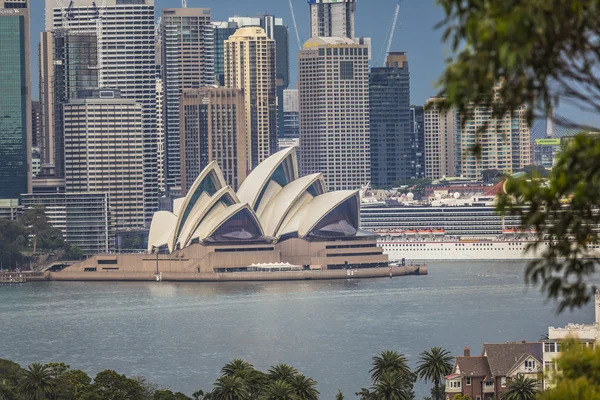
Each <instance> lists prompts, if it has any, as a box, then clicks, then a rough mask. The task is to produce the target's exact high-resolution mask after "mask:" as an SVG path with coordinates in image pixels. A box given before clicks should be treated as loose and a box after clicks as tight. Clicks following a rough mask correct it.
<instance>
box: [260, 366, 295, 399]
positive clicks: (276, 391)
mask: <svg viewBox="0 0 600 400" xmlns="http://www.w3.org/2000/svg"><path fill="white" fill-rule="evenodd" d="M280 365H281V364H280ZM263 399H264V400H299V397H298V396H297V395H296V393H295V392H294V388H293V387H292V385H290V384H289V383H287V382H286V381H281V380H278V381H275V382H271V384H270V385H269V386H268V387H267V389H266V390H265V395H264V397H263Z"/></svg>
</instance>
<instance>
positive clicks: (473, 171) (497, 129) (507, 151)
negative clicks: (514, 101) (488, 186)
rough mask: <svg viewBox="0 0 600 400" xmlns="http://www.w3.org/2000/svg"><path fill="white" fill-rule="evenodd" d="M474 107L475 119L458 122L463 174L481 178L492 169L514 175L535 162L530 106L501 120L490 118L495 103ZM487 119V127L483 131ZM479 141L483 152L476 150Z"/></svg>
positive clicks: (461, 172) (461, 170)
mask: <svg viewBox="0 0 600 400" xmlns="http://www.w3.org/2000/svg"><path fill="white" fill-rule="evenodd" d="M496 96H498V93H496ZM471 109H472V112H473V116H472V119H470V120H468V121H467V123H466V124H465V125H464V127H463V126H461V125H460V124H457V125H456V128H457V130H458V138H459V143H460V148H459V149H460V174H461V176H463V177H465V178H469V179H480V178H481V176H482V172H483V171H485V170H490V169H493V170H498V171H502V172H504V173H506V174H512V173H515V172H516V171H518V170H519V169H521V168H524V167H525V166H527V165H529V164H531V130H530V128H529V125H528V122H527V117H526V113H527V107H526V106H522V107H520V108H518V109H517V110H515V111H514V112H512V113H507V114H506V115H505V116H504V117H503V118H498V119H497V118H491V117H490V115H491V112H492V109H491V105H489V106H488V105H480V106H477V107H475V106H472V107H471ZM486 121H487V122H488V125H487V127H485V129H484V130H483V132H480V130H481V129H482V128H483V127H484V122H486ZM475 144H479V146H480V148H481V152H480V154H475V152H474V151H473V146H475Z"/></svg>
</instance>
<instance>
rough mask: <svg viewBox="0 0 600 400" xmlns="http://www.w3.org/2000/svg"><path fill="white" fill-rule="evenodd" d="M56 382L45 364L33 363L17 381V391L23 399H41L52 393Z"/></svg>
mask: <svg viewBox="0 0 600 400" xmlns="http://www.w3.org/2000/svg"><path fill="white" fill-rule="evenodd" d="M55 387H56V382H55V381H54V378H53V377H52V371H51V369H50V368H48V367H47V366H46V365H42V364H40V363H33V364H31V365H30V366H29V367H27V369H26V370H25V371H23V377H22V378H21V380H20V382H19V392H20V393H21V395H22V396H23V398H25V399H30V400H43V399H47V398H49V397H50V396H52V394H53V393H54V389H55Z"/></svg>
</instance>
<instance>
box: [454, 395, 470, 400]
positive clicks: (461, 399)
mask: <svg viewBox="0 0 600 400" xmlns="http://www.w3.org/2000/svg"><path fill="white" fill-rule="evenodd" d="M452 400H473V398H472V397H471V396H469V395H468V394H465V395H464V396H463V395H462V394H456V395H454V397H453V398H452Z"/></svg>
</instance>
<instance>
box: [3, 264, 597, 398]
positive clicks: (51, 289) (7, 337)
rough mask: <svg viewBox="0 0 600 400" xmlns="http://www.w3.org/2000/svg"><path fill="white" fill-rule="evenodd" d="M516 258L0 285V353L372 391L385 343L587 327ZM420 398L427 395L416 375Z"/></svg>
mask: <svg viewBox="0 0 600 400" xmlns="http://www.w3.org/2000/svg"><path fill="white" fill-rule="evenodd" d="M523 268H524V264H523V263H515V262H513V263H495V262H485V263H483V262H469V263H465V262H461V263H443V262H439V263H430V264H429V275H428V276H409V277H401V278H394V279H372V280H348V281H321V282H317V281H310V282H269V283H257V282H245V283H165V282H162V283H118V282H113V283H85V282H80V283H79V282H69V283H67V282H43V283H27V284H23V285H14V286H4V287H0V358H7V359H11V360H14V361H16V362H18V363H20V364H21V365H27V364H29V363H31V362H34V361H40V362H50V361H62V362H65V363H68V364H70V365H71V367H73V368H77V369H82V370H84V371H86V372H88V373H89V374H91V375H93V374H95V373H97V372H98V371H101V370H103V369H114V370H116V371H118V372H120V373H124V374H126V375H128V376H137V375H143V376H145V377H146V378H147V379H148V380H150V381H152V382H155V383H158V384H160V385H162V386H165V387H171V388H172V389H176V390H178V391H183V392H184V393H186V394H191V393H192V392H193V391H194V390H196V389H199V388H202V389H204V390H205V391H207V390H210V389H211V385H212V382H213V381H214V380H215V378H217V376H218V375H219V370H220V368H221V367H222V366H223V365H224V364H225V363H226V362H227V361H229V360H231V359H233V358H243V359H245V360H247V361H249V362H251V363H252V364H254V365H255V366H256V367H258V368H261V369H266V368H268V366H270V365H273V364H276V363H288V364H291V365H293V366H295V367H296V368H298V369H299V370H300V371H301V372H303V373H304V374H306V375H309V376H312V377H313V378H315V379H316V380H317V381H318V383H319V384H318V388H319V390H320V391H321V393H322V398H323V399H331V398H333V397H334V395H335V393H337V390H338V389H341V390H342V391H343V392H344V394H345V396H346V398H354V393H355V392H356V391H358V390H359V389H360V388H361V387H363V386H368V385H369V378H368V371H369V369H370V362H371V358H372V357H373V356H374V355H375V354H376V353H378V352H380V351H382V350H387V349H390V350H396V351H398V352H401V353H405V354H406V355H407V356H408V358H409V360H410V361H411V364H413V365H414V362H415V361H416V359H417V357H418V354H419V353H420V352H421V351H423V350H425V349H428V348H430V347H433V346H441V347H444V348H446V349H448V350H450V351H451V352H452V353H453V354H455V355H460V354H462V351H463V348H464V347H465V346H469V347H471V349H472V353H473V354H479V352H480V348H481V345H482V344H483V343H484V342H506V341H521V340H528V341H535V340H538V339H539V337H540V336H541V335H542V334H544V333H546V332H547V327H548V326H561V325H565V324H566V323H568V322H577V323H588V322H592V320H593V318H594V315H593V306H592V305H588V306H586V307H585V308H583V309H581V310H578V311H576V312H573V313H569V312H567V313H563V314H561V315H556V313H555V305H554V304H553V303H547V302H546V301H545V300H544V297H543V296H542V295H541V294H540V293H539V292H538V291H537V289H531V288H530V289H528V288H527V287H526V286H525V284H524V283H523ZM417 393H418V395H419V396H418V398H419V399H420V398H422V396H425V395H427V394H428V393H427V389H426V388H425V386H424V384H422V383H420V384H419V385H418V387H417Z"/></svg>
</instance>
